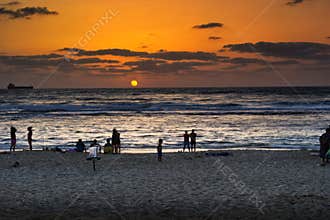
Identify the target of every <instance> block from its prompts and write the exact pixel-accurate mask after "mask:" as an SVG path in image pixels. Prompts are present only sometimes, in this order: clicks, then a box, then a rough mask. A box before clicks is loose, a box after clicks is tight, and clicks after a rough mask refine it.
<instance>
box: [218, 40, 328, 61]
mask: <svg viewBox="0 0 330 220" xmlns="http://www.w3.org/2000/svg"><path fill="white" fill-rule="evenodd" d="M224 49H227V50H229V51H233V52H239V53H259V54H261V55H263V56H271V57H280V58H292V59H306V60H318V61H321V60H330V45H329V44H322V43H312V42H279V43H272V42H258V43H255V44H253V43H244V44H229V45H225V46H224Z"/></svg>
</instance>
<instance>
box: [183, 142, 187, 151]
mask: <svg viewBox="0 0 330 220" xmlns="http://www.w3.org/2000/svg"><path fill="white" fill-rule="evenodd" d="M186 145H187V143H186V142H183V152H184V151H185V149H186Z"/></svg>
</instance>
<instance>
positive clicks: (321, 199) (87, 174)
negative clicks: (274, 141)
mask: <svg viewBox="0 0 330 220" xmlns="http://www.w3.org/2000/svg"><path fill="white" fill-rule="evenodd" d="M227 152H228V151H227ZM229 153H230V154H231V155H230V156H220V155H218V154H216V153H212V154H209V155H206V154H205V153H203V152H198V153H195V154H189V153H168V154H165V155H164V158H163V162H161V163H159V162H157V160H156V155H154V154H122V155H102V159H101V160H100V161H97V164H96V169H97V171H96V172H94V171H93V169H92V163H91V162H90V161H86V159H85V158H86V155H85V154H81V153H59V152H56V153H55V152H17V153H15V154H0V175H1V178H0V185H1V191H0V195H1V200H0V219H186V218H190V219H329V215H330V165H328V166H325V167H320V166H318V163H319V158H318V157H316V156H311V155H310V152H308V151H230V152H229ZM16 161H18V162H19V166H18V167H12V165H13V164H14V163H15V162H16Z"/></svg>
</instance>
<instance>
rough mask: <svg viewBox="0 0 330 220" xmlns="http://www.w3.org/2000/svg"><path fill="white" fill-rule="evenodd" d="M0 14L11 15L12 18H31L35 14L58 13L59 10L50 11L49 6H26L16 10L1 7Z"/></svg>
mask: <svg viewBox="0 0 330 220" xmlns="http://www.w3.org/2000/svg"><path fill="white" fill-rule="evenodd" d="M0 15H6V16H9V18H10V19H18V18H27V19H29V18H30V16H33V15H58V12H56V11H50V10H48V8H47V7H24V8H19V9H16V10H11V9H6V8H0Z"/></svg>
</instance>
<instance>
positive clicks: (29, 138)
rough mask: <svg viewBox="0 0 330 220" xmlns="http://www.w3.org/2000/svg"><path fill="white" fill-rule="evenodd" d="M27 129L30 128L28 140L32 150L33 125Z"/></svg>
mask: <svg viewBox="0 0 330 220" xmlns="http://www.w3.org/2000/svg"><path fill="white" fill-rule="evenodd" d="M27 130H28V133H27V141H28V144H29V147H30V151H32V127H28V128H27Z"/></svg>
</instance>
